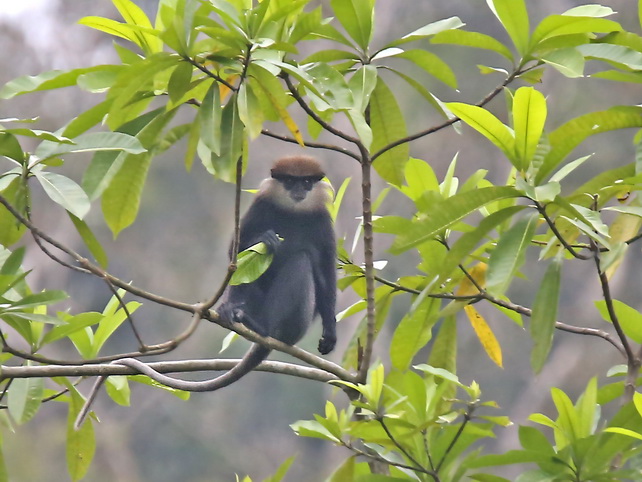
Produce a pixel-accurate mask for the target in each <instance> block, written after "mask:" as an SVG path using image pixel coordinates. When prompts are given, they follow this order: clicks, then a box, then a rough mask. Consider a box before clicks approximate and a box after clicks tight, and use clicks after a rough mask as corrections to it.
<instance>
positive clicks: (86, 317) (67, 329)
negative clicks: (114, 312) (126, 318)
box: [42, 312, 103, 345]
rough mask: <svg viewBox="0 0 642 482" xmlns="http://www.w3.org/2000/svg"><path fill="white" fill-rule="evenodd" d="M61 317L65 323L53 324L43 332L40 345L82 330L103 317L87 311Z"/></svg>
mask: <svg viewBox="0 0 642 482" xmlns="http://www.w3.org/2000/svg"><path fill="white" fill-rule="evenodd" d="M63 319H64V321H66V324H63V325H58V326H54V327H53V328H51V330H49V331H48V332H47V333H45V336H44V337H43V339H42V345H46V344H48V343H52V342H54V341H56V340H60V339H61V338H65V337H68V336H69V335H71V334H73V333H75V332H77V331H80V330H83V329H85V328H86V327H88V326H92V325H95V324H96V323H98V322H99V321H100V320H102V319H103V315H102V314H101V313H96V312H87V313H80V314H78V315H75V316H71V315H65V316H63Z"/></svg>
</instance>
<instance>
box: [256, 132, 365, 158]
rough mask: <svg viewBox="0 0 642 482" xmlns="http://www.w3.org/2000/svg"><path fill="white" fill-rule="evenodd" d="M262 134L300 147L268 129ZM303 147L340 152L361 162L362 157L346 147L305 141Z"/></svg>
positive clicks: (290, 139) (295, 141) (294, 141)
mask: <svg viewBox="0 0 642 482" xmlns="http://www.w3.org/2000/svg"><path fill="white" fill-rule="evenodd" d="M261 134H263V135H264V136H266V137H271V138H272V139H277V140H279V141H284V142H289V143H291V144H297V145H300V144H299V141H297V140H296V139H293V138H292V137H287V136H284V135H281V134H276V133H274V132H272V131H270V130H268V129H262V130H261ZM303 145H304V146H305V147H309V148H311V149H325V150H328V151H335V152H339V153H341V154H344V155H346V156H348V157H351V158H352V159H354V160H356V161H359V162H361V157H359V155H358V154H355V153H354V152H352V151H349V150H348V149H346V148H344V147H340V146H334V145H332V144H321V143H318V142H310V141H303Z"/></svg>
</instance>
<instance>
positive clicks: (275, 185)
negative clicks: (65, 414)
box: [77, 156, 337, 426]
mask: <svg viewBox="0 0 642 482" xmlns="http://www.w3.org/2000/svg"><path fill="white" fill-rule="evenodd" d="M270 174H271V176H270V177H269V178H267V179H264V180H263V181H262V182H261V184H260V186H259V190H258V193H257V195H256V197H255V199H254V201H253V202H252V204H251V205H250V207H249V208H248V210H247V212H246V214H245V215H244V216H243V218H242V220H241V224H240V233H239V250H241V251H242V250H245V249H247V248H249V247H250V246H253V245H255V244H257V243H260V242H263V243H265V245H266V247H267V249H268V252H270V253H272V255H273V259H272V262H271V264H270V266H269V267H268V269H267V270H266V271H265V272H264V273H263V274H262V275H261V276H260V277H259V278H258V279H256V280H255V281H253V282H251V283H246V284H240V285H229V286H228V287H227V288H226V290H225V293H224V295H223V297H222V299H221V303H220V305H219V306H218V308H217V309H216V311H217V313H218V314H219V316H220V317H221V318H223V319H225V320H227V321H229V322H231V323H242V324H243V325H245V326H246V327H248V328H250V329H251V330H252V331H254V332H256V333H258V334H259V335H261V336H264V337H268V336H269V337H272V338H275V339H277V340H279V341H282V342H283V343H287V344H288V345H294V344H295V343H297V342H298V341H299V340H301V338H303V336H304V335H305V333H306V332H307V330H308V327H309V326H310V324H311V323H312V321H313V319H314V318H315V317H316V316H317V315H318V316H319V317H320V318H321V322H322V334H321V339H320V340H319V344H318V350H319V352H320V353H321V354H323V355H325V354H327V353H330V352H331V351H332V350H333V349H334V346H335V344H336V340H337V337H336V318H335V305H336V287H337V279H336V264H335V259H336V241H335V234H334V227H333V220H332V216H331V215H330V212H329V210H328V204H329V203H330V202H331V200H332V186H331V185H330V184H329V183H327V182H325V181H324V180H323V179H324V178H325V173H324V172H323V170H322V169H321V166H320V164H319V162H318V161H317V160H315V159H314V158H312V157H308V156H291V157H284V158H281V159H279V160H277V161H276V162H275V163H274V165H273V167H272V169H271V172H270ZM231 253H232V248H230V257H231V256H232V254H231ZM270 351H271V350H270V349H269V348H267V347H265V346H263V345H261V344H258V343H255V344H254V345H253V346H252V347H250V349H249V350H248V351H247V353H246V354H245V355H244V356H243V358H242V359H241V361H239V363H238V364H237V365H236V366H235V367H234V368H232V369H231V370H229V371H228V372H226V373H224V374H223V375H220V376H218V377H216V378H214V379H211V380H206V381H186V380H179V379H176V378H172V377H169V376H167V375H163V374H160V373H158V372H156V371H155V370H153V369H152V368H151V367H149V366H148V365H146V364H144V363H142V362H140V361H139V360H136V359H133V358H125V359H121V360H117V361H115V362H114V363H117V364H119V365H125V366H129V367H132V368H135V369H136V370H138V371H139V372H140V373H143V374H145V375H148V376H150V377H151V378H153V379H154V380H156V381H158V382H160V383H163V384H164V385H167V386H169V387H172V388H177V389H180V390H188V391H198V392H205V391H214V390H218V389H220V388H223V387H225V386H227V385H230V384H231V383H234V382H235V381H237V380H238V379H240V378H241V377H243V376H244V375H246V374H248V373H249V372H250V371H252V370H253V369H254V368H256V367H257V366H258V365H259V364H260V363H261V362H262V361H263V360H265V359H266V358H267V356H268V355H269V353H270ZM79 420H80V422H81V419H80V417H79ZM81 423H82V422H81ZM77 425H78V426H79V424H78V423H77Z"/></svg>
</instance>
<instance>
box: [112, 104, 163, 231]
mask: <svg viewBox="0 0 642 482" xmlns="http://www.w3.org/2000/svg"><path fill="white" fill-rule="evenodd" d="M174 114H175V111H170V112H167V113H164V114H161V115H159V116H157V117H155V118H154V119H153V120H152V121H151V122H149V124H147V125H146V126H145V127H144V128H143V129H142V130H141V131H140V133H139V135H138V136H137V137H138V138H139V139H140V142H141V144H142V145H145V146H148V147H149V148H150V149H152V147H153V146H154V144H155V143H156V142H158V137H159V136H160V134H161V132H162V131H163V129H164V128H165V126H166V125H167V123H169V122H170V120H171V119H172V117H173V116H174ZM136 140H137V142H138V139H136ZM153 155H154V152H153V150H150V151H147V152H143V153H142V154H130V155H128V156H126V157H124V159H123V160H122V165H120V167H119V169H118V171H117V172H116V173H115V175H113V178H112V179H111V181H110V182H109V185H108V186H107V188H106V189H105V191H104V192H103V196H102V210H103V214H104V216H105V221H106V222H107V225H108V226H109V228H110V229H111V231H112V233H113V234H114V238H115V237H117V236H118V234H119V233H120V232H121V231H122V230H123V229H125V228H126V227H128V226H130V225H131V224H132V223H133V222H134V221H135V220H136V216H137V215H138V209H139V207H140V201H141V196H142V193H143V187H144V186H145V180H146V179H147V173H148V172H149V167H150V165H151V161H152V157H153ZM112 172H113V171H112ZM103 182H104V179H103Z"/></svg>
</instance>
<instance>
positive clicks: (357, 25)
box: [330, 0, 374, 52]
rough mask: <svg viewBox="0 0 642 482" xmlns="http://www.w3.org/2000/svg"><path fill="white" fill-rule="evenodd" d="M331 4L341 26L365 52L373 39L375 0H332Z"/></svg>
mask: <svg viewBox="0 0 642 482" xmlns="http://www.w3.org/2000/svg"><path fill="white" fill-rule="evenodd" d="M330 6H331V7H332V10H333V11H334V13H335V14H336V16H337V19H338V20H339V22H340V23H341V26H342V27H343V28H344V29H345V30H346V32H348V35H350V37H351V38H352V40H354V41H355V42H356V43H357V45H358V46H359V47H360V48H361V50H363V51H364V52H365V51H366V50H367V48H368V45H369V44H370V40H371V39H372V30H373V29H372V24H373V21H374V0H330Z"/></svg>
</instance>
